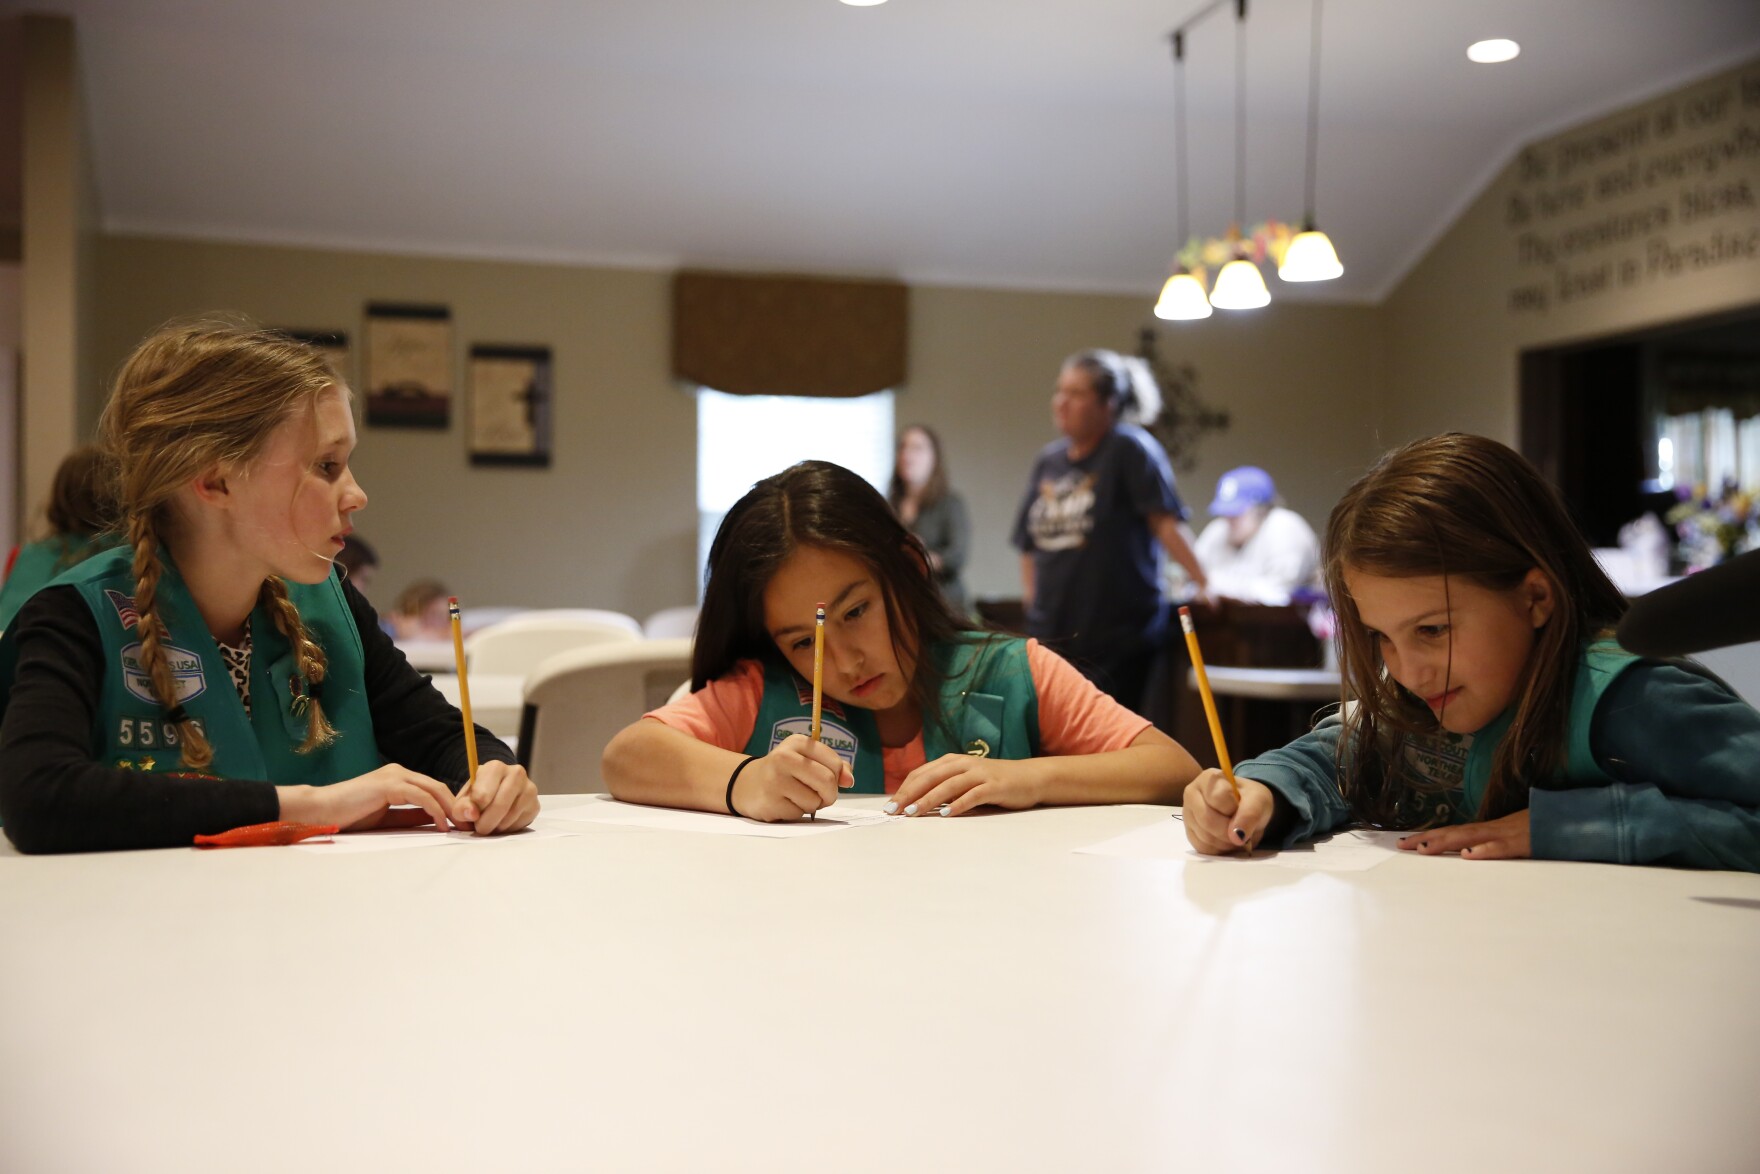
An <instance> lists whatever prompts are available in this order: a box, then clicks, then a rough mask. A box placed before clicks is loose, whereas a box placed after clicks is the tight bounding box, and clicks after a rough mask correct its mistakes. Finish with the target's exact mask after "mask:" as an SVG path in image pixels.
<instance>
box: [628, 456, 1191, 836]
mask: <svg viewBox="0 0 1760 1174" xmlns="http://www.w3.org/2000/svg"><path fill="white" fill-rule="evenodd" d="M821 603H823V604H824V606H825V614H826V625H825V655H824V678H823V679H824V723H823V728H822V729H821V731H820V733H821V740H820V741H818V742H814V741H812V740H810V739H809V737H808V736H807V733H808V732H809V731H810V729H811V724H812V719H811V711H812V691H813V690H812V680H813V643H814V612H815V610H816V605H818V604H821ZM964 626H965V625H964V621H963V620H962V619H961V618H960V617H959V616H958V615H956V614H955V613H954V611H953V610H952V609H951V608H950V607H949V606H948V603H947V601H946V599H945V598H944V597H943V596H942V594H941V592H940V591H939V590H938V589H937V588H936V586H935V582H934V580H933V579H932V578H931V577H930V573H929V560H928V556H927V554H926V553H925V552H924V550H923V545H922V543H921V541H919V540H918V539H917V538H916V537H915V536H913V535H912V534H911V533H910V531H908V530H906V529H905V527H904V525H903V524H902V523H901V522H900V521H899V519H898V516H897V515H896V514H894V513H893V512H892V509H891V508H890V507H889V506H888V505H887V503H886V499H885V498H883V497H881V496H880V494H879V493H878V492H876V491H875V489H874V488H873V487H872V486H871V485H869V484H868V483H867V482H866V481H863V480H862V479H861V478H860V477H858V476H856V475H855V474H854V473H852V472H850V471H849V470H848V469H844V468H842V467H840V466H838V465H833V464H828V463H826V462H823V461H804V462H802V463H801V464H798V465H795V466H793V467H792V468H789V469H786V470H784V471H783V472H781V473H778V474H776V475H775V476H774V477H769V478H766V479H765V480H763V481H760V482H758V484H757V485H755V486H753V487H752V489H751V491H750V492H749V493H747V494H746V495H745V496H744V497H743V498H741V499H740V500H739V501H738V502H737V503H736V504H735V505H734V507H733V508H732V509H731V510H729V511H728V513H727V516H726V518H725V519H723V520H722V523H721V529H720V530H719V531H717V533H716V535H715V541H714V543H713V544H712V545H711V547H710V549H709V578H708V583H707V584H706V586H705V588H704V591H703V607H702V611H701V614H700V616H699V618H698V621H697V638H696V646H695V648H694V649H693V651H692V664H691V689H692V690H693V691H692V693H691V694H690V695H689V696H688V697H685V698H683V699H682V700H679V701H676V702H674V703H672V704H671V705H668V706H665V707H664V708H661V709H658V710H655V711H654V712H653V713H650V714H648V715H647V716H646V717H644V718H642V719H641V720H640V721H637V722H636V723H635V724H634V725H631V726H629V727H627V728H625V729H624V730H623V731H622V732H620V733H619V734H618V735H617V736H616V737H615V738H613V739H612V740H611V744H610V745H609V746H607V747H606V748H605V759H604V778H605V781H606V782H607V784H608V785H609V786H610V788H611V793H612V794H613V795H615V796H616V797H617V798H619V799H626V800H631V801H633V802H637V803H652V804H659V805H662V806H667V807H694V808H697V809H699V810H703V811H725V812H728V813H729V814H732V815H741V816H745V817H747V818H750V819H758V820H766V821H772V822H775V821H782V820H795V819H800V818H801V817H802V816H804V815H807V814H809V813H812V812H815V811H817V810H819V809H820V808H822V807H825V806H828V805H830V804H831V803H834V802H835V801H836V799H837V794H838V790H839V789H840V788H853V789H854V790H855V791H857V792H858V793H867V794H881V793H885V794H889V795H891V796H892V800H891V802H890V803H888V804H887V810H888V811H889V812H892V813H900V812H902V813H903V814H905V815H918V814H924V815H927V814H940V815H961V814H963V813H965V812H966V811H969V810H971V809H972V808H974V807H978V806H981V805H985V804H988V805H993V806H998V807H1012V808H1023V807H1033V806H1037V805H1039V804H1062V803H1177V802H1178V801H1179V795H1180V792H1181V791H1182V790H1183V789H1184V787H1185V784H1186V781H1187V780H1188V779H1190V778H1191V777H1192V776H1193V775H1195V774H1196V773H1197V770H1198V766H1197V763H1196V762H1195V761H1194V760H1193V759H1192V756H1191V755H1189V754H1187V753H1186V752H1185V750H1184V749H1182V748H1181V747H1180V746H1179V745H1178V744H1177V743H1176V742H1174V741H1173V740H1172V739H1171V738H1169V737H1168V736H1167V735H1166V734H1163V733H1161V732H1160V731H1159V730H1157V729H1155V728H1154V727H1153V726H1151V725H1150V724H1149V723H1148V721H1146V720H1144V719H1143V718H1140V717H1138V716H1137V715H1136V714H1133V713H1131V712H1130V711H1129V710H1127V709H1125V708H1124V707H1123V706H1121V705H1119V704H1118V703H1117V702H1115V701H1114V700H1113V699H1112V698H1110V697H1108V696H1107V695H1106V694H1104V693H1102V692H1100V690H1098V689H1097V688H1095V687H1094V686H1093V685H1092V684H1091V683H1090V682H1089V681H1088V680H1087V679H1086V678H1084V677H1083V676H1082V675H1081V674H1080V673H1078V672H1077V671H1076V670H1075V669H1074V668H1073V667H1072V666H1071V665H1070V664H1069V662H1068V661H1066V660H1064V659H1063V658H1062V657H1060V656H1058V655H1057V654H1056V653H1054V652H1052V651H1051V650H1050V649H1048V648H1045V647H1043V646H1042V645H1040V644H1039V642H1038V641H1036V640H1020V639H1015V638H1012V637H1007V636H1002V635H997V634H992V633H986V632H968V631H964V630H962V629H963V628H964Z"/></svg>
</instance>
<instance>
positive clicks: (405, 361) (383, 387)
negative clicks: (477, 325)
mask: <svg viewBox="0 0 1760 1174" xmlns="http://www.w3.org/2000/svg"><path fill="white" fill-rule="evenodd" d="M366 363H367V373H366V374H367V378H366V383H367V423H368V424H372V425H375V426H377V427H387V428H442V429H443V428H445V427H446V426H447V424H448V423H449V422H450V419H451V410H452V381H453V366H452V311H451V310H449V309H448V308H447V307H445V306H410V305H394V304H391V303H387V302H374V303H371V304H369V305H368V306H367V358H366Z"/></svg>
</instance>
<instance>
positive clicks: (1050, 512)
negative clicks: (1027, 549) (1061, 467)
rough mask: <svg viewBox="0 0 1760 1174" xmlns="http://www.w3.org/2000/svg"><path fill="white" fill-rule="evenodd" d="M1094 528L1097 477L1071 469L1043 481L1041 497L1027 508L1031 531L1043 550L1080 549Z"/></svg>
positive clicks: (1028, 528) (1035, 541) (1028, 530)
mask: <svg viewBox="0 0 1760 1174" xmlns="http://www.w3.org/2000/svg"><path fill="white" fill-rule="evenodd" d="M1093 528H1094V478H1093V475H1092V474H1089V473H1083V472H1080V471H1078V470H1074V469H1072V470H1070V471H1069V472H1068V473H1065V474H1064V475H1063V476H1061V477H1046V478H1043V479H1042V480H1041V481H1040V482H1039V496H1038V498H1037V499H1035V500H1034V502H1033V504H1032V506H1031V507H1029V508H1028V510H1027V533H1029V534H1031V535H1032V536H1033V545H1034V546H1036V547H1038V548H1039V549H1040V550H1076V549H1078V548H1079V547H1081V546H1083V545H1085V544H1086V543H1087V541H1088V531H1090V530H1092V529H1093Z"/></svg>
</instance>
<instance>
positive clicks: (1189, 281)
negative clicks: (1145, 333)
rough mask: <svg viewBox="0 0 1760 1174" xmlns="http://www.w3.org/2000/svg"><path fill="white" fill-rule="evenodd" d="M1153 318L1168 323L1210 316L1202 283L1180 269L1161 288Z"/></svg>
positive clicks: (1208, 300)
mask: <svg viewBox="0 0 1760 1174" xmlns="http://www.w3.org/2000/svg"><path fill="white" fill-rule="evenodd" d="M1155 316H1156V317H1157V318H1164V319H1166V320H1167V321H1169V322H1179V321H1185V320H1189V319H1193V318H1208V317H1209V316H1210V299H1209V298H1207V297H1205V296H1204V283H1203V282H1201V281H1199V280H1198V279H1197V278H1196V277H1193V276H1192V275H1191V274H1190V273H1187V272H1186V271H1185V270H1184V269H1181V270H1180V271H1179V272H1178V273H1175V274H1174V275H1173V276H1172V277H1169V278H1168V279H1167V284H1166V285H1164V286H1162V287H1161V297H1160V299H1159V300H1158V301H1157V302H1156V303H1155Z"/></svg>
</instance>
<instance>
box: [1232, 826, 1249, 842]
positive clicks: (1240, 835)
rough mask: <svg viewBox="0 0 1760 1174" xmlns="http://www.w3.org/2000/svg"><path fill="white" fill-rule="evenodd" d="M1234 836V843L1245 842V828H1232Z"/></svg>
mask: <svg viewBox="0 0 1760 1174" xmlns="http://www.w3.org/2000/svg"><path fill="white" fill-rule="evenodd" d="M1234 838H1235V842H1236V843H1241V844H1244V843H1246V842H1247V829H1246V828H1235V829H1234Z"/></svg>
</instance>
